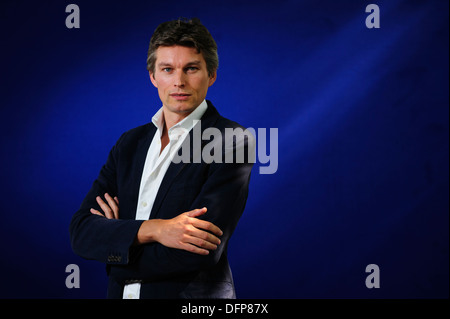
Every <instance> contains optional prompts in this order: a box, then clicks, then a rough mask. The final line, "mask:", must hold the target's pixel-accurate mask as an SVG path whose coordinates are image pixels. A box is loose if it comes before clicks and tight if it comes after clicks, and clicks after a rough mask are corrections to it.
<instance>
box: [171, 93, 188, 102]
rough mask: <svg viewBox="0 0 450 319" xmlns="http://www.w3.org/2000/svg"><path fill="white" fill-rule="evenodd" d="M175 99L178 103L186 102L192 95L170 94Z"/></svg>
mask: <svg viewBox="0 0 450 319" xmlns="http://www.w3.org/2000/svg"><path fill="white" fill-rule="evenodd" d="M169 95H170V96H171V97H172V98H173V99H175V100H177V101H186V100H187V99H188V98H189V97H190V96H191V94H189V93H182V92H181V93H171V94H169Z"/></svg>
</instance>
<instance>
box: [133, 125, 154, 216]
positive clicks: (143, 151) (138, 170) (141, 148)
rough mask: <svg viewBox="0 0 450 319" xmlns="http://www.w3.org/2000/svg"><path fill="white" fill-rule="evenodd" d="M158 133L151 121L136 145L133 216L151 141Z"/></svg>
mask: <svg viewBox="0 0 450 319" xmlns="http://www.w3.org/2000/svg"><path fill="white" fill-rule="evenodd" d="M155 133H156V127H155V126H154V125H153V124H152V123H150V124H149V125H148V130H147V131H146V132H145V134H144V135H143V136H142V137H141V138H140V139H139V140H138V141H137V146H136V158H135V161H134V169H132V170H131V172H132V174H133V176H132V179H131V180H132V184H131V194H133V201H132V206H131V207H132V208H134V209H132V210H131V211H134V215H133V216H131V218H133V219H134V218H135V217H136V207H137V202H138V200H139V188H140V186H141V179H142V174H143V172H144V165H145V160H146V158H147V153H148V149H149V147H150V143H151V142H152V140H153V136H154V135H155Z"/></svg>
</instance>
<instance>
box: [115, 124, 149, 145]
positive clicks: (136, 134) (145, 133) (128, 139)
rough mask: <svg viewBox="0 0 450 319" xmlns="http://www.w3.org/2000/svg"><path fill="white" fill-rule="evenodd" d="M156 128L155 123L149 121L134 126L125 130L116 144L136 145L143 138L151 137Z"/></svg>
mask: <svg viewBox="0 0 450 319" xmlns="http://www.w3.org/2000/svg"><path fill="white" fill-rule="evenodd" d="M155 131H156V128H155V126H154V125H153V123H147V124H144V125H140V126H138V127H135V128H132V129H130V130H128V131H126V132H124V133H123V134H122V135H121V136H120V137H119V139H118V140H117V142H116V146H118V147H125V146H128V145H134V144H136V143H138V142H139V141H141V140H143V139H150V138H152V137H153V135H154V134H155Z"/></svg>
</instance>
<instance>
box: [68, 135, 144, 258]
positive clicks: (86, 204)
mask: <svg viewBox="0 0 450 319" xmlns="http://www.w3.org/2000/svg"><path fill="white" fill-rule="evenodd" d="M125 134H126V133H124V134H123V135H122V136H121V137H120V138H119V140H118V141H117V143H116V144H115V145H114V147H113V148H112V149H111V151H110V153H109V156H108V159H107V161H106V163H105V165H103V167H102V169H101V170H100V173H99V176H98V178H97V179H96V180H95V181H94V183H93V185H92V187H91V189H90V190H89V192H88V194H87V195H86V197H85V199H84V200H83V202H82V204H81V206H80V208H79V210H78V211H77V212H76V213H75V214H74V215H73V217H72V220H71V222H70V226H69V233H70V240H71V245H72V249H73V251H74V252H75V253H76V254H78V255H79V256H81V257H83V258H86V259H93V260H97V261H100V262H104V263H107V264H127V263H128V262H129V259H130V256H129V250H130V247H131V246H132V244H133V241H134V239H135V237H136V234H137V231H138V230H139V227H140V226H141V224H142V221H137V220H131V219H129V220H123V219H117V220H116V219H107V218H104V217H101V216H98V215H93V214H92V213H91V212H90V209H91V208H94V209H97V210H99V211H101V209H100V207H99V205H98V204H97V201H96V200H95V198H96V197H97V196H103V195H104V194H105V193H109V194H110V195H112V196H116V195H117V176H116V174H117V170H116V165H117V160H118V156H119V149H120V145H121V142H122V140H123V137H124V135H125Z"/></svg>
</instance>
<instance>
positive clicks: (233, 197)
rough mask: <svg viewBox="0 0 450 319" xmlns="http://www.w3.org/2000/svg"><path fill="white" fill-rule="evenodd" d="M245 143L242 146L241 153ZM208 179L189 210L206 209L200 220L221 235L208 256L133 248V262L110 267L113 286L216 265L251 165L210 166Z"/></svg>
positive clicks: (239, 212)
mask: <svg viewBox="0 0 450 319" xmlns="http://www.w3.org/2000/svg"><path fill="white" fill-rule="evenodd" d="M246 147H247V143H245V149H246ZM210 165H211V167H210V170H209V175H208V178H207V180H206V182H205V183H204V185H203V187H202V188H201V191H200V193H199V194H198V195H197V197H196V198H195V200H194V202H193V203H192V205H191V207H190V209H189V210H192V209H195V208H201V207H207V208H208V211H207V213H206V214H205V215H202V216H201V218H202V219H204V220H207V221H210V222H212V223H214V224H215V225H217V226H218V227H219V228H220V229H221V230H222V231H223V235H222V237H221V243H220V245H219V246H218V248H217V249H216V250H215V251H210V253H209V254H208V255H198V254H194V253H191V252H188V251H185V250H181V249H174V248H168V247H165V246H163V245H161V244H159V243H150V244H146V245H142V246H138V247H137V248H136V254H133V255H134V256H136V258H135V259H132V260H130V264H128V265H126V266H121V265H112V266H111V268H110V272H109V275H110V276H111V277H112V278H114V279H115V280H116V281H117V282H119V283H121V284H125V283H127V282H130V281H136V280H137V281H143V282H149V281H154V280H163V279H165V278H168V277H173V276H177V275H183V274H186V273H189V272H192V271H198V270H202V269H206V268H209V267H212V266H214V265H215V264H217V263H218V262H219V260H220V258H221V256H222V254H223V253H224V252H225V251H226V247H227V245H228V240H229V239H230V237H231V235H232V233H233V231H234V229H235V227H236V225H237V223H238V220H239V218H240V217H241V215H242V212H243V211H244V207H245V204H246V201H247V196H248V186H249V180H250V173H251V169H252V166H253V162H251V161H248V160H247V161H246V162H244V163H211V164H210Z"/></svg>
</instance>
